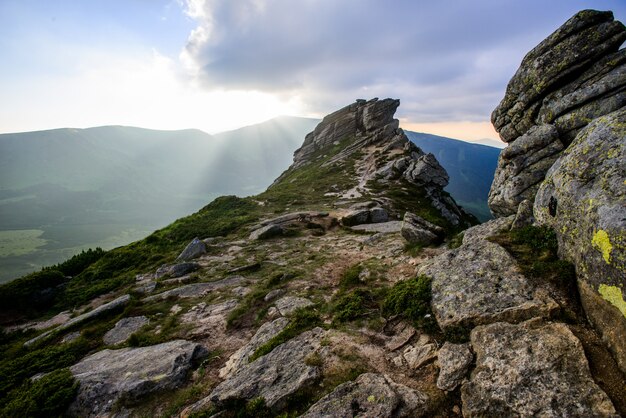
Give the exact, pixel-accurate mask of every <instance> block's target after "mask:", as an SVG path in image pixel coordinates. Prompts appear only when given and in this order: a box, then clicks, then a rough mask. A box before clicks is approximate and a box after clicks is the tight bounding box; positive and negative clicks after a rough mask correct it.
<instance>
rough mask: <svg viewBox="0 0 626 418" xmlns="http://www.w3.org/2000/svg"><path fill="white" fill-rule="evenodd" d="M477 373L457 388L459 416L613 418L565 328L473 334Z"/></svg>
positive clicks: (495, 327) (499, 326) (504, 327)
mask: <svg viewBox="0 0 626 418" xmlns="http://www.w3.org/2000/svg"><path fill="white" fill-rule="evenodd" d="M471 343H472V347H473V348H474V351H475V352H476V368H475V369H474V371H473V372H472V373H471V377H470V379H469V381H467V382H465V383H464V384H463V386H462V388H461V394H462V399H463V416H466V417H475V416H476V417H478V416H479V417H504V416H523V417H531V416H545V417H617V416H618V414H617V413H616V411H615V408H614V407H613V404H612V403H611V400H610V399H609V398H608V396H607V395H606V394H605V393H604V392H603V391H602V390H601V389H600V388H599V387H598V386H597V385H596V384H595V383H594V381H593V379H592V378H591V374H590V372H589V366H588V364H587V359H586V358H585V353H584V351H583V347H582V345H581V343H580V341H579V340H578V339H577V338H576V337H575V336H574V335H573V334H572V332H571V331H570V330H569V329H568V328H567V326H565V325H564V324H559V323H547V324H544V323H542V322H541V321H537V320H532V321H528V322H525V323H523V324H520V325H512V324H507V323H502V322H501V323H496V324H492V325H487V326H481V327H477V328H475V329H474V330H473V331H472V333H471Z"/></svg>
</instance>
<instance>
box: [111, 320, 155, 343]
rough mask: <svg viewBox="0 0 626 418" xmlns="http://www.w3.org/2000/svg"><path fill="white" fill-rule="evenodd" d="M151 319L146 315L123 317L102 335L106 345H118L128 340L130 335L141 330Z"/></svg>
mask: <svg viewBox="0 0 626 418" xmlns="http://www.w3.org/2000/svg"><path fill="white" fill-rule="evenodd" d="M149 322H150V321H149V320H148V318H146V317H145V316H143V315H142V316H133V317H130V318H122V319H120V320H119V321H117V323H116V324H115V327H114V328H112V329H110V330H109V331H107V333H106V334H104V336H103V337H102V341H104V343H105V344H106V345H116V344H121V343H123V342H125V341H127V340H128V339H129V338H130V336H131V335H132V334H133V333H135V332H137V331H139V330H140V329H141V328H142V327H143V326H144V325H147V324H148V323H149Z"/></svg>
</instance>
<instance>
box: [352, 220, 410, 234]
mask: <svg viewBox="0 0 626 418" xmlns="http://www.w3.org/2000/svg"><path fill="white" fill-rule="evenodd" d="M350 229H352V230H354V231H364V232H375V233H379V234H393V233H396V232H400V230H401V229H402V221H389V222H381V223H375V224H363V225H355V226H353V227H351V228H350Z"/></svg>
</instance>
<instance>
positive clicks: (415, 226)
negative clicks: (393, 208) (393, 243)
mask: <svg viewBox="0 0 626 418" xmlns="http://www.w3.org/2000/svg"><path fill="white" fill-rule="evenodd" d="M400 233H401V234H402V237H403V238H404V239H405V240H407V242H409V243H411V244H419V245H430V244H434V243H437V242H440V241H441V237H442V236H443V229H442V228H440V227H438V226H437V225H434V224H432V223H430V222H428V221H426V220H425V219H423V218H421V217H419V216H417V215H415V214H412V213H410V212H406V213H405V214H404V220H403V222H402V228H401V229H400Z"/></svg>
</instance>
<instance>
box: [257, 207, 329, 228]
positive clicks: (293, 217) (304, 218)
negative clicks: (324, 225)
mask: <svg viewBox="0 0 626 418" xmlns="http://www.w3.org/2000/svg"><path fill="white" fill-rule="evenodd" d="M327 216H328V212H314V211H313V212H292V213H287V214H285V215H281V216H278V217H276V218H272V219H266V220H264V221H261V222H260V223H259V224H258V225H255V226H253V227H252V229H258V228H260V227H262V226H268V225H280V224H286V223H291V222H293V221H296V222H310V221H312V220H313V219H314V218H325V217H327Z"/></svg>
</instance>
